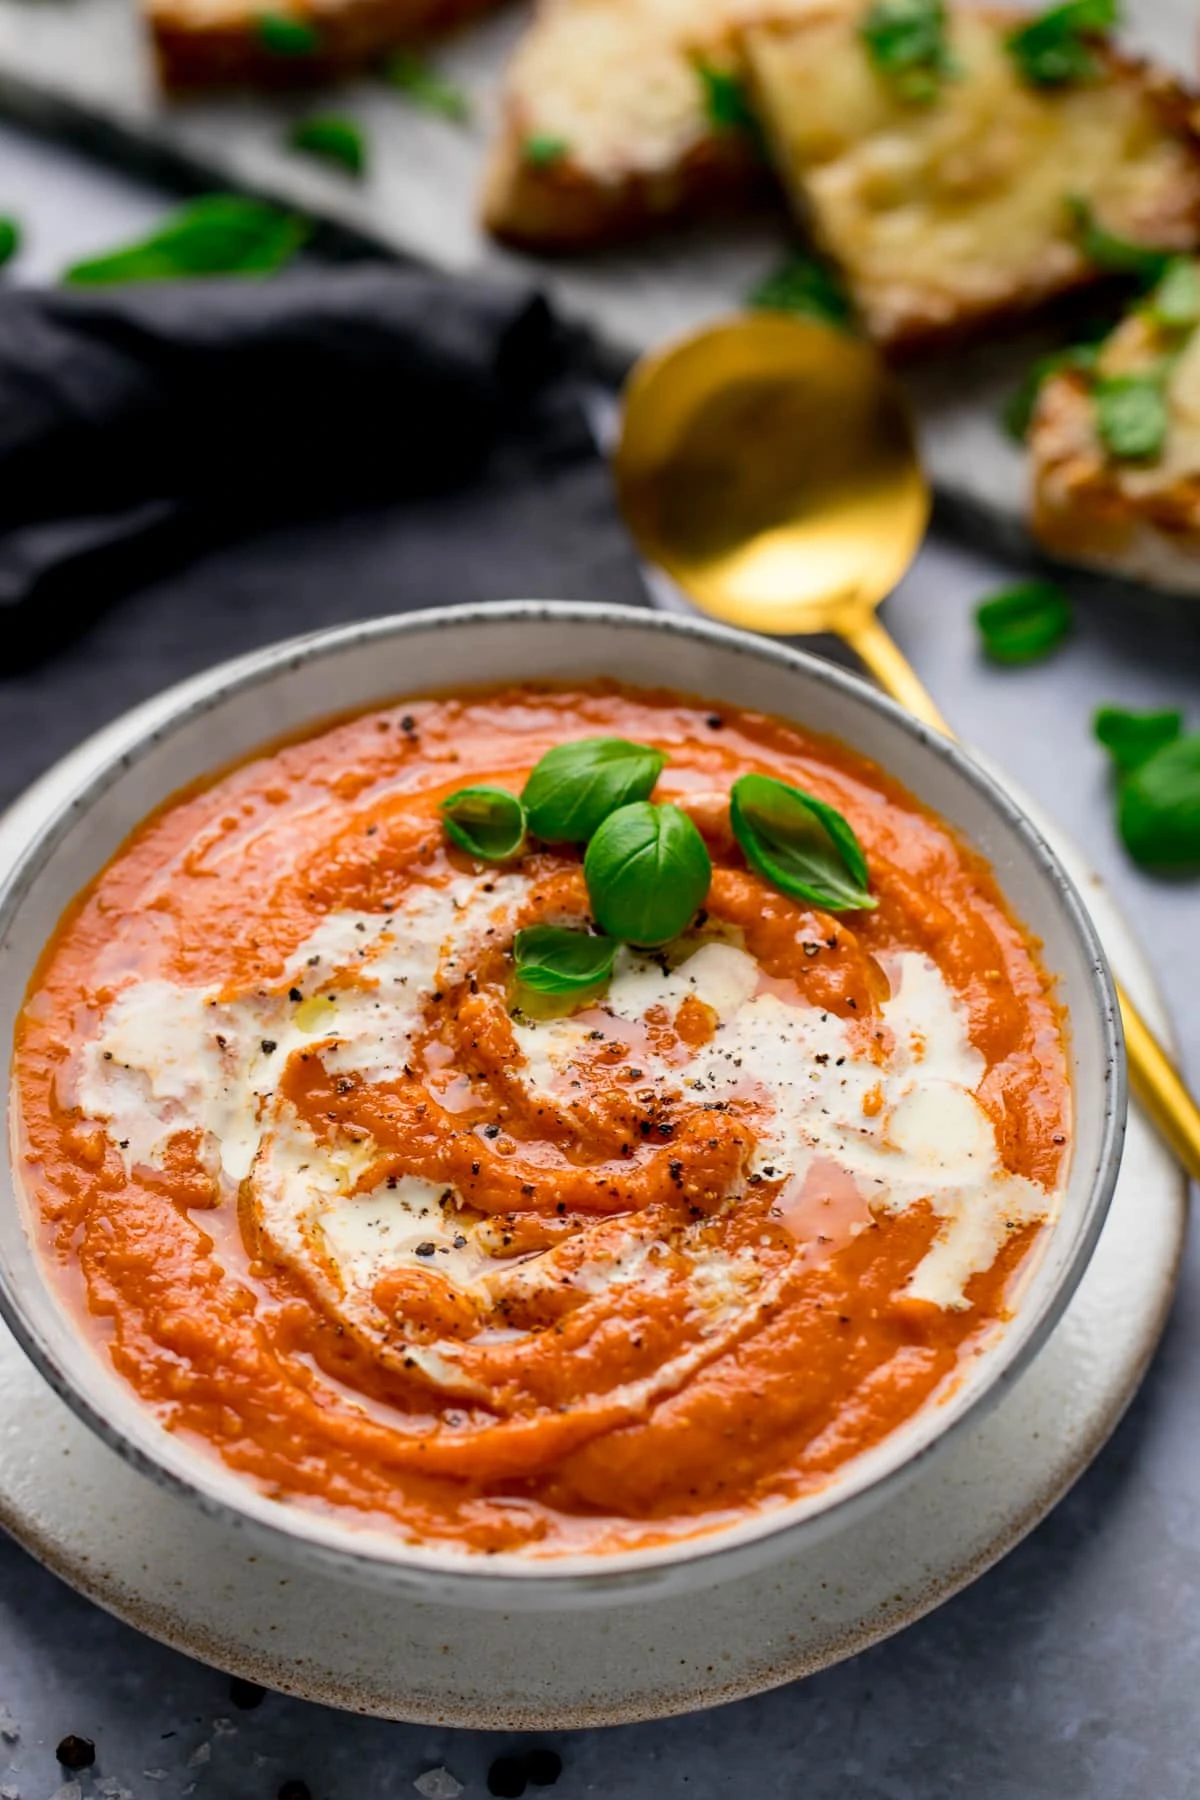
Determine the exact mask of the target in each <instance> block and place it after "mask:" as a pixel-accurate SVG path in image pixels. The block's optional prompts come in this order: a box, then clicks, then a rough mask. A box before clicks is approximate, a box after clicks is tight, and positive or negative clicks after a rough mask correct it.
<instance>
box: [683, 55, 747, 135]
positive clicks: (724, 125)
mask: <svg viewBox="0 0 1200 1800" xmlns="http://www.w3.org/2000/svg"><path fill="white" fill-rule="evenodd" d="M696 73H697V75H698V76H699V77H700V82H701V86H702V87H703V89H704V111H705V114H706V116H707V118H708V122H709V124H710V125H711V126H712V128H713V130H714V131H748V132H750V133H751V134H752V135H753V136H755V137H757V136H758V131H759V126H758V120H757V119H756V118H755V116H754V114H753V113H752V112H751V110H750V102H749V100H747V98H746V89H745V86H744V84H743V83H742V81H741V80H740V79H739V77H738V76H737V75H736V74H735V73H734V71H733V70H732V69H716V68H714V67H713V66H712V64H711V63H705V62H701V63H697V64H696Z"/></svg>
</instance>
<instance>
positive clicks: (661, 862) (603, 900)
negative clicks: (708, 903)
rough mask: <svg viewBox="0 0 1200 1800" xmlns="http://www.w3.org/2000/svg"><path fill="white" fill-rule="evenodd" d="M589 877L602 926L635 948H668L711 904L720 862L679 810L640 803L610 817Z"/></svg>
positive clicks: (594, 847)
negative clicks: (706, 900)
mask: <svg viewBox="0 0 1200 1800" xmlns="http://www.w3.org/2000/svg"><path fill="white" fill-rule="evenodd" d="M583 877H584V880H585V881H586V882H587V889H588V896H589V898H590V900H591V902H592V912H593V913H594V914H595V917H596V923H597V924H598V925H599V926H600V927H601V929H602V930H604V931H606V932H608V934H609V936H610V937H615V938H622V939H624V941H625V942H626V943H628V944H646V945H650V946H653V945H656V944H666V943H669V942H670V940H671V939H672V938H675V937H678V936H679V934H680V932H681V931H686V929H687V927H688V926H689V925H690V924H691V922H692V919H693V918H694V917H695V915H696V912H697V911H698V910H699V908H700V907H701V906H702V905H703V903H704V898H705V896H706V894H707V893H708V887H709V883H710V882H711V880H712V862H711V861H710V859H709V854H708V851H707V850H706V849H705V846H704V839H703V838H702V837H701V836H700V833H699V832H698V831H697V830H696V827H695V826H694V825H693V824H692V821H691V820H690V819H689V818H688V816H687V814H686V813H685V812H680V810H679V808H678V807H677V806H651V804H650V802H649V801H648V800H638V801H635V802H634V803H633V805H631V806H622V807H620V808H619V810H618V811H617V812H614V813H610V814H609V816H608V818H607V819H605V821H604V823H603V824H602V825H601V826H600V829H599V830H598V831H597V832H596V835H595V837H593V839H592V841H591V843H590V844H589V845H588V847H587V855H586V856H585V857H584V859H583Z"/></svg>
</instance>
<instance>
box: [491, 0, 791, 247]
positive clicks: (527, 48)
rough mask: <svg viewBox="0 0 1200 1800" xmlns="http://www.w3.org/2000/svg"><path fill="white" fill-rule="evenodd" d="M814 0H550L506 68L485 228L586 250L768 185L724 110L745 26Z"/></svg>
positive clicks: (739, 67) (733, 95) (757, 157)
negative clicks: (753, 19)
mask: <svg viewBox="0 0 1200 1800" xmlns="http://www.w3.org/2000/svg"><path fill="white" fill-rule="evenodd" d="M813 4H814V0H777V4H772V0H704V3H703V4H701V3H700V0H541V5H540V7H539V9H538V12H537V14H536V15H535V18H534V21H533V24H532V26H531V27H530V30H529V32H528V33H527V35H526V36H525V38H524V39H523V40H522V42H521V43H520V44H519V45H518V47H517V50H516V53H515V55H514V57H513V60H512V62H511V64H510V65H509V69H508V74H507V77H506V89H505V102H504V105H505V111H504V122H503V125H502V129H501V135H500V138H499V141H498V143H497V145H496V147H495V150H494V152H493V155H492V158H491V162H490V165H489V168H488V171H487V175H486V179H485V183H484V196H483V220H484V224H485V225H486V226H487V228H488V230H489V231H491V232H493V233H494V235H495V236H497V237H500V238H504V239H506V240H507V241H508V242H510V243H514V244H518V245H521V246H524V247H526V248H530V249H538V250H543V251H553V250H578V249H584V248H588V247H591V246H594V245H600V244H605V243H613V242H616V241H620V240H622V239H625V238H629V237H633V236H636V235H637V234H638V233H640V232H644V231H646V230H648V229H651V228H653V227H654V226H656V225H659V224H664V223H666V222H668V221H673V220H678V219H680V218H684V217H687V216H690V215H693V214H696V213H709V212H719V211H721V210H722V209H725V208H729V207H730V206H732V205H735V204H737V203H738V202H741V201H745V200H747V199H749V198H751V197H752V196H753V195H754V194H755V193H756V192H763V193H766V192H769V191H770V190H771V187H772V185H773V177H772V176H771V174H770V172H769V170H768V169H767V167H766V164H765V162H764V160H763V156H762V147H761V141H760V140H759V138H758V136H757V134H756V132H755V131H754V130H753V129H746V128H745V126H744V125H741V124H739V123H738V122H737V121H736V119H730V118H729V116H728V107H729V103H730V102H732V103H733V107H734V110H735V111H736V106H737V100H738V96H739V94H740V91H741V81H742V78H743V76H744V67H743V64H742V59H741V55H740V51H739V49H738V34H739V32H740V30H741V29H742V27H743V26H744V25H745V23H746V21H747V20H748V19H750V18H761V17H763V16H765V15H766V16H772V17H773V16H776V15H777V14H778V15H782V16H788V17H791V16H796V15H798V14H800V13H803V12H805V11H807V10H808V8H809V7H810V6H812V5H813ZM706 72H707V73H706ZM714 82H715V83H716V86H717V92H716V94H715V95H714V89H713V84H714ZM723 102H724V104H723Z"/></svg>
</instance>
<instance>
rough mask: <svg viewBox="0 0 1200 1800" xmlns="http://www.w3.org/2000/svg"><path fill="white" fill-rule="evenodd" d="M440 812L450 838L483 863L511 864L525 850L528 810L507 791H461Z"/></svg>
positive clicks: (488, 789) (491, 789)
mask: <svg viewBox="0 0 1200 1800" xmlns="http://www.w3.org/2000/svg"><path fill="white" fill-rule="evenodd" d="M438 811H439V812H440V813H441V815H442V823H443V825H444V826H445V827H446V835H447V837H449V838H450V839H451V840H452V841H453V842H454V843H456V844H457V845H458V847H459V849H460V850H465V851H466V853H467V855H468V856H475V857H478V858H479V860H480V861H481V862H509V861H511V859H512V858H513V857H514V856H519V855H520V854H521V851H522V850H523V849H524V847H525V808H524V807H523V806H522V805H521V802H520V801H519V800H518V799H517V796H516V795H515V794H510V793H509V792H508V790H507V788H496V787H469V788H459V790H458V792H457V793H456V794H450V795H449V796H448V797H447V798H446V799H445V800H443V801H442V803H441V805H440V807H439V808H438Z"/></svg>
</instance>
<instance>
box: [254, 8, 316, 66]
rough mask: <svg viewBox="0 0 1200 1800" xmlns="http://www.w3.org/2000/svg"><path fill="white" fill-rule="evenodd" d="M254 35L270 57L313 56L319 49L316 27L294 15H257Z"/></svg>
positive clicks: (274, 13) (271, 13) (270, 13)
mask: <svg viewBox="0 0 1200 1800" xmlns="http://www.w3.org/2000/svg"><path fill="white" fill-rule="evenodd" d="M254 34H255V36H256V37H257V39H258V41H259V43H260V44H261V45H262V47H263V49H264V50H266V51H268V52H269V53H270V54H271V55H272V56H315V55H316V54H317V51H318V50H319V49H320V48H321V34H320V32H319V31H318V30H317V28H316V26H315V25H314V24H312V22H311V21H310V20H308V19H300V18H297V16H296V15H295V14H294V13H276V12H268V13H259V14H258V17H257V18H256V19H255V21H254Z"/></svg>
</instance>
